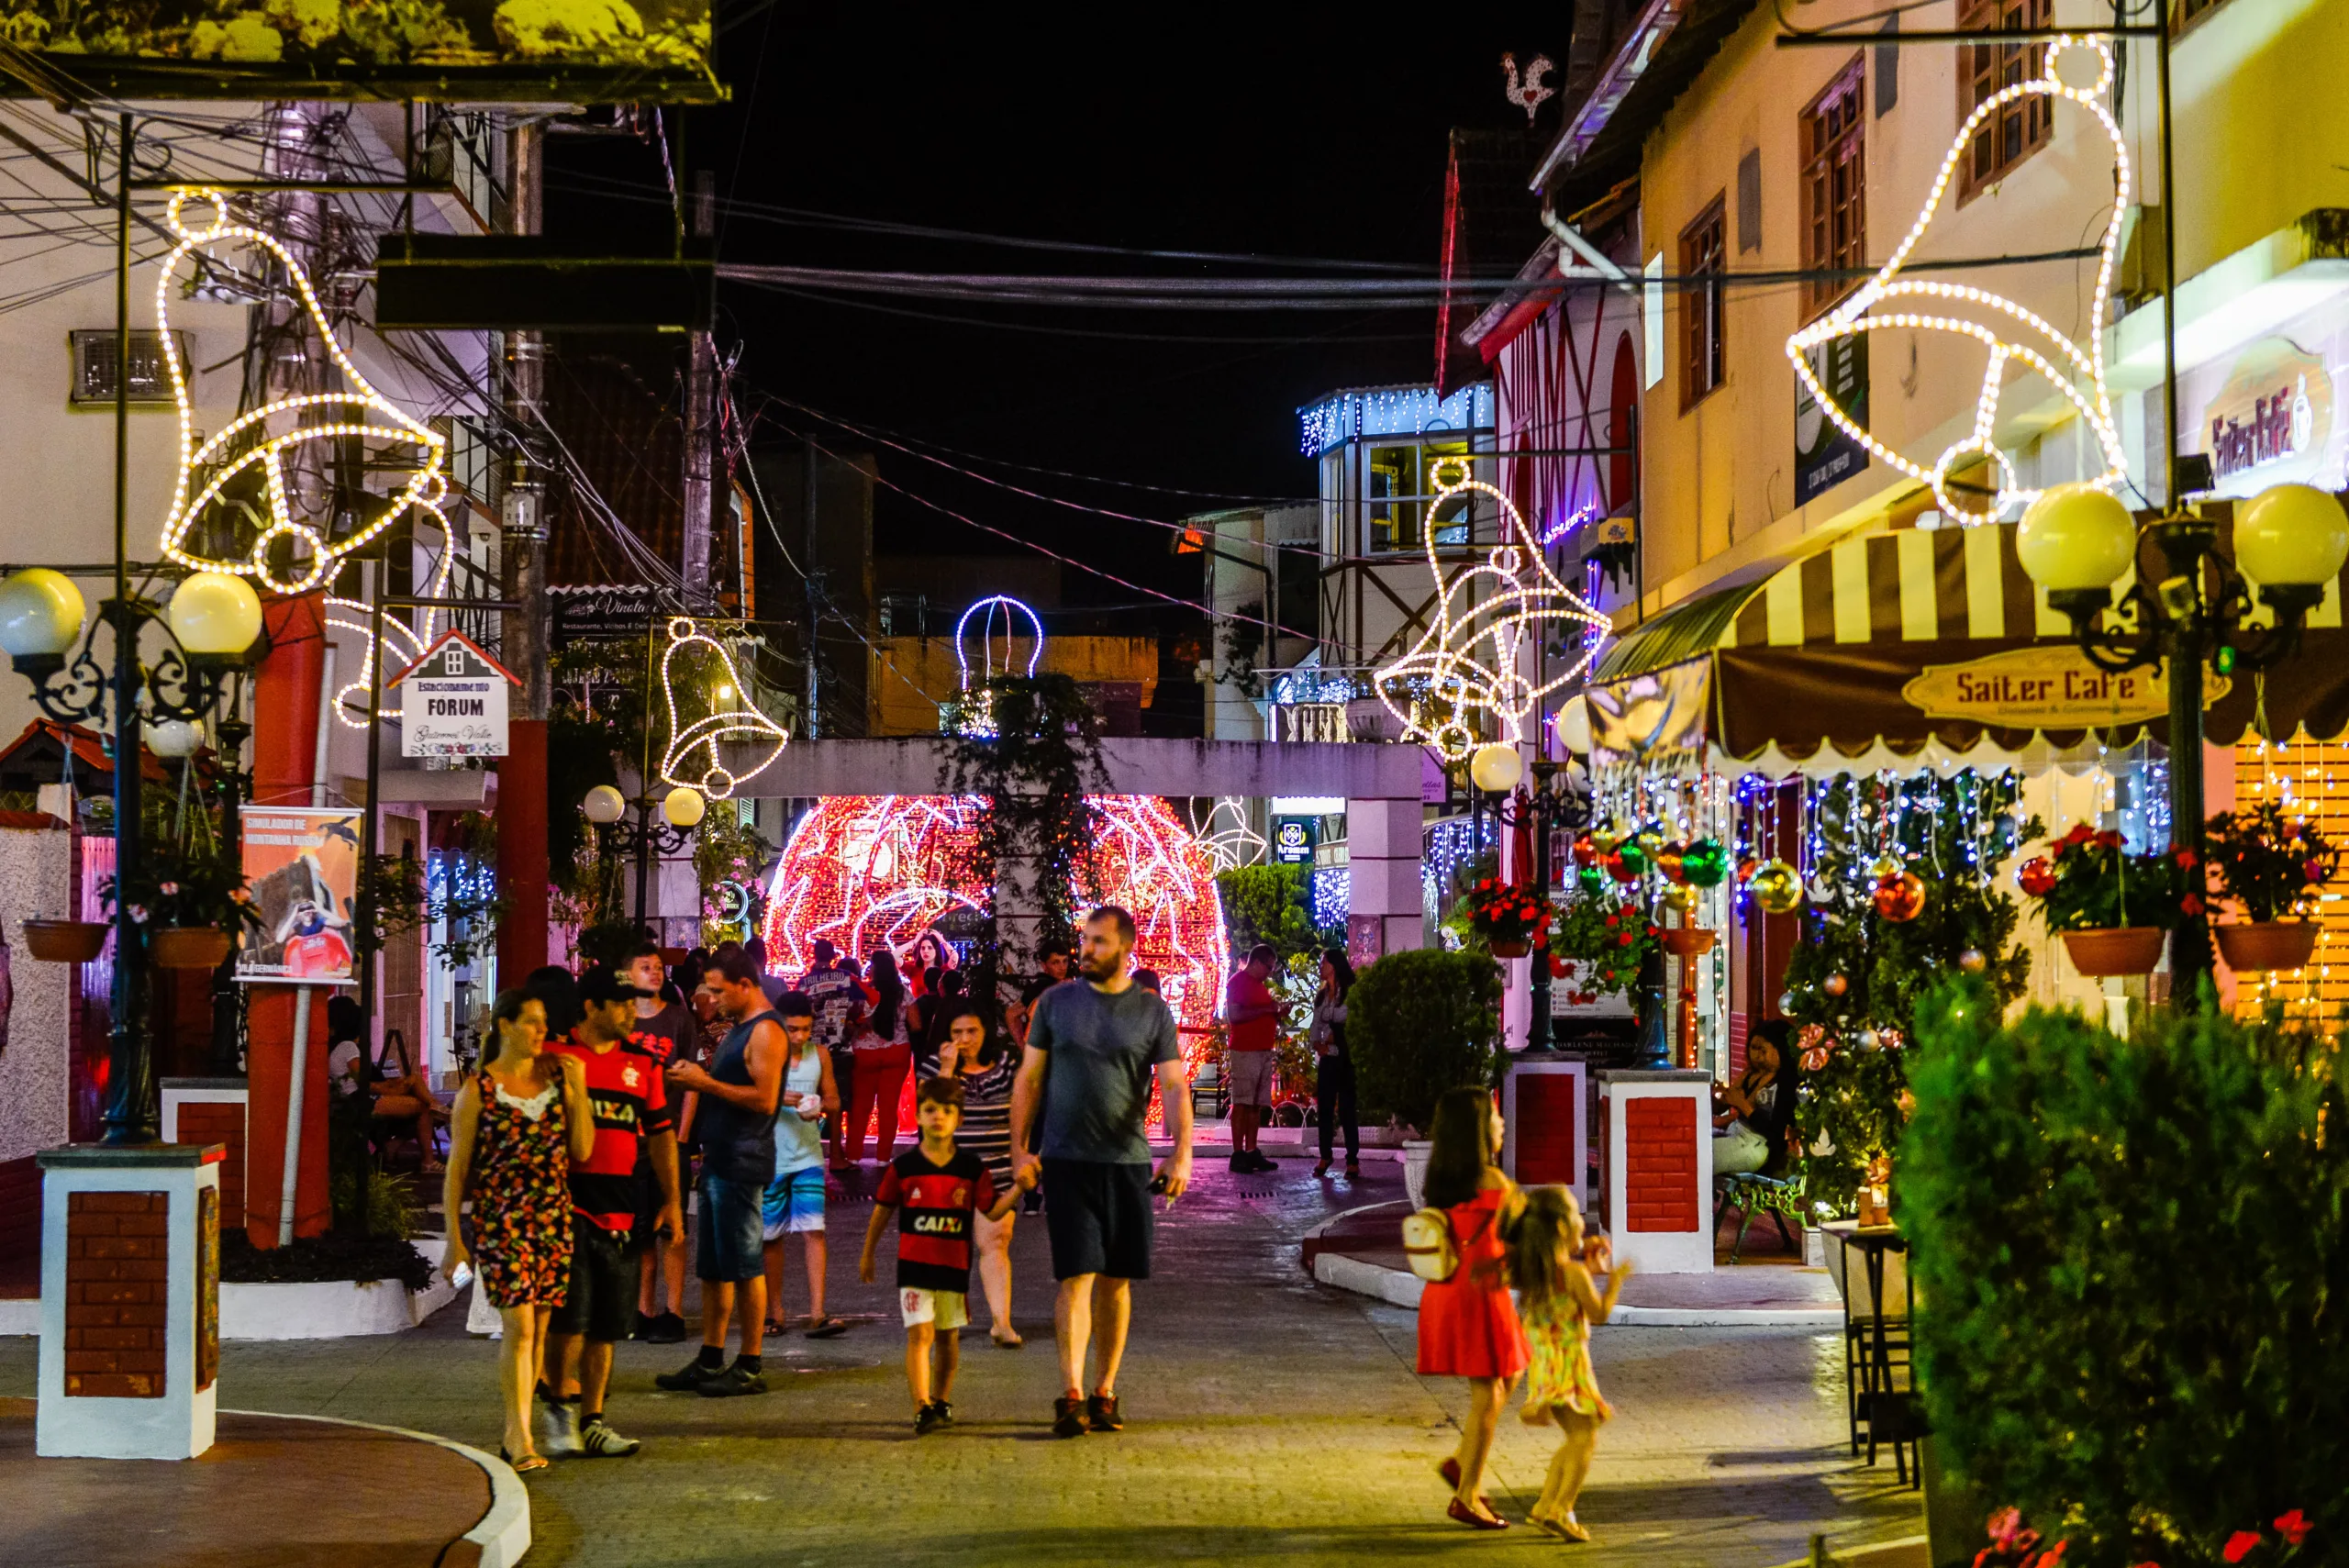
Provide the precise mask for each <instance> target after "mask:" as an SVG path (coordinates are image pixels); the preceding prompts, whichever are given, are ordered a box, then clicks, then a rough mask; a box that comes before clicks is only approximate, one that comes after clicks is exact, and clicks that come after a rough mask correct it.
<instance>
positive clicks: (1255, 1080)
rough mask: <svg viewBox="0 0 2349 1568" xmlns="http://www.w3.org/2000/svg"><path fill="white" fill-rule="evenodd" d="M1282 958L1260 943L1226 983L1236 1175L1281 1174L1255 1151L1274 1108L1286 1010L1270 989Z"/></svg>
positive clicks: (1229, 1074)
mask: <svg viewBox="0 0 2349 1568" xmlns="http://www.w3.org/2000/svg"><path fill="white" fill-rule="evenodd" d="M1279 958H1280V954H1279V953H1277V952H1275V951H1273V947H1272V944H1271V943H1269V942H1258V943H1257V944H1256V945H1255V947H1254V948H1253V949H1252V950H1251V951H1250V952H1249V954H1248V962H1246V963H1243V964H1241V966H1240V970H1239V973H1235V974H1234V975H1232V977H1231V978H1230V980H1228V981H1226V982H1224V986H1223V1018H1224V1023H1225V1026H1226V1027H1227V1029H1228V1030H1229V1031H1230V1032H1229V1049H1228V1050H1227V1051H1226V1052H1225V1063H1226V1067H1225V1072H1226V1075H1227V1077H1228V1079H1229V1081H1230V1085H1231V1169H1232V1171H1233V1172H1234V1173H1239V1174H1243V1175H1244V1174H1252V1173H1256V1172H1260V1171H1271V1170H1276V1169H1278V1167H1277V1166H1275V1164H1274V1163H1273V1162H1272V1161H1271V1160H1270V1159H1269V1158H1268V1157H1267V1156H1266V1155H1265V1154H1264V1151H1261V1150H1259V1149H1258V1148H1257V1147H1256V1123H1257V1119H1258V1115H1259V1112H1260V1110H1270V1109H1271V1108H1272V1104H1273V1046H1274V1044H1275V1042H1276V1040H1277V1039H1278V1027H1277V1022H1278V1019H1279V1018H1280V1012H1281V1005H1280V1003H1279V1002H1278V1001H1276V1000H1275V999H1274V996H1273V988H1272V985H1271V984H1270V982H1271V979H1272V973H1273V965H1274V963H1275V962H1277V961H1278V960H1279Z"/></svg>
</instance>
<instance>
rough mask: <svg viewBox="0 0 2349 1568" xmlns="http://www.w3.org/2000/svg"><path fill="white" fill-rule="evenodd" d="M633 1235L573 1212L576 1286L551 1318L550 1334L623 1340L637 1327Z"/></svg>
mask: <svg viewBox="0 0 2349 1568" xmlns="http://www.w3.org/2000/svg"><path fill="white" fill-rule="evenodd" d="M628 1240H629V1239H628V1236H627V1234H626V1233H625V1232H622V1231H618V1230H607V1229H604V1228H603V1227H602V1226H600V1225H596V1224H594V1223H592V1222H590V1221H588V1220H585V1219H583V1218H580V1217H579V1216H577V1215H573V1216H572V1226H571V1290H570V1293H569V1294H568V1295H566V1296H564V1297H563V1298H562V1306H561V1307H556V1308H555V1309H554V1313H553V1316H551V1318H548V1319H547V1332H548V1333H550V1334H584V1335H585V1336H587V1338H589V1339H591V1340H595V1341H596V1343H598V1344H605V1345H612V1344H618V1342H619V1341H620V1340H625V1339H627V1338H628V1336H629V1330H630V1329H634V1328H635V1327H636V1291H637V1271H636V1255H635V1253H634V1252H632V1251H630V1250H629V1244H628Z"/></svg>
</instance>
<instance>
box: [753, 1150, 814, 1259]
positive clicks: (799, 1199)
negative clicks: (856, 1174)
mask: <svg viewBox="0 0 2349 1568" xmlns="http://www.w3.org/2000/svg"><path fill="white" fill-rule="evenodd" d="M760 1211H761V1217H762V1218H763V1221H764V1227H763V1229H764V1232H765V1235H766V1239H767V1240H770V1241H773V1240H776V1239H777V1238H779V1237H782V1236H787V1235H792V1234H796V1233H799V1232H805V1231H809V1230H816V1231H820V1230H822V1229H824V1168H823V1167H822V1166H821V1165H810V1166H808V1167H807V1169H806V1170H804V1171H786V1172H785V1173H783V1174H782V1175H780V1176H777V1177H776V1178H775V1179H774V1181H772V1182H769V1183H768V1184H767V1191H766V1197H765V1200H764V1201H763V1203H762V1204H761V1206H760Z"/></svg>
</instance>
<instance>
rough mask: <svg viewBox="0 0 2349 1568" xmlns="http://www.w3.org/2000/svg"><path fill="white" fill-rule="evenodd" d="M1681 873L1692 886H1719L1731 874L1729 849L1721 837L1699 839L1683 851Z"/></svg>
mask: <svg viewBox="0 0 2349 1568" xmlns="http://www.w3.org/2000/svg"><path fill="white" fill-rule="evenodd" d="M1680 874H1681V875H1682V876H1683V877H1685V878H1686V879H1687V883H1688V885H1689V886H1691V887H1719V886H1720V884H1721V882H1722V879H1723V878H1725V877H1727V876H1728V875H1729V851H1728V850H1727V849H1726V848H1724V847H1723V846H1722V844H1721V841H1720V840H1719V839H1698V840H1696V841H1695V842H1694V843H1692V844H1690V845H1689V846H1688V847H1687V850H1685V851H1682V852H1681V856H1680Z"/></svg>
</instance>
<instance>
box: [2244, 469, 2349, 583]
mask: <svg viewBox="0 0 2349 1568" xmlns="http://www.w3.org/2000/svg"><path fill="white" fill-rule="evenodd" d="M2344 560H2349V513H2343V511H2342V509H2341V502H2340V501H2339V500H2338V499H2337V498H2336V497H2334V496H2332V495H2326V494H2325V493H2324V492H2323V491H2321V490H2319V489H2318V488H2317V487H2316V486H2314V485H2312V484H2278V485H2277V486H2276V487H2275V488H2273V489H2271V490H2263V491H2261V492H2260V493H2259V494H2258V495H2254V496H2253V497H2252V498H2251V499H2250V500H2248V501H2245V502H2243V504H2242V505H2241V506H2237V507H2236V508H2235V564H2236V565H2237V566H2240V567H2242V568H2243V573H2244V575H2246V576H2248V577H2249V578H2250V579H2251V580H2252V581H2253V582H2254V583H2256V584H2260V586H2262V587H2277V588H2313V587H2317V586H2319V585H2321V584H2324V583H2327V582H2330V581H2331V580H2332V578H2333V577H2334V576H2336V575H2338V574H2339V573H2340V571H2341V563H2342V562H2343V561H2344Z"/></svg>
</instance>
